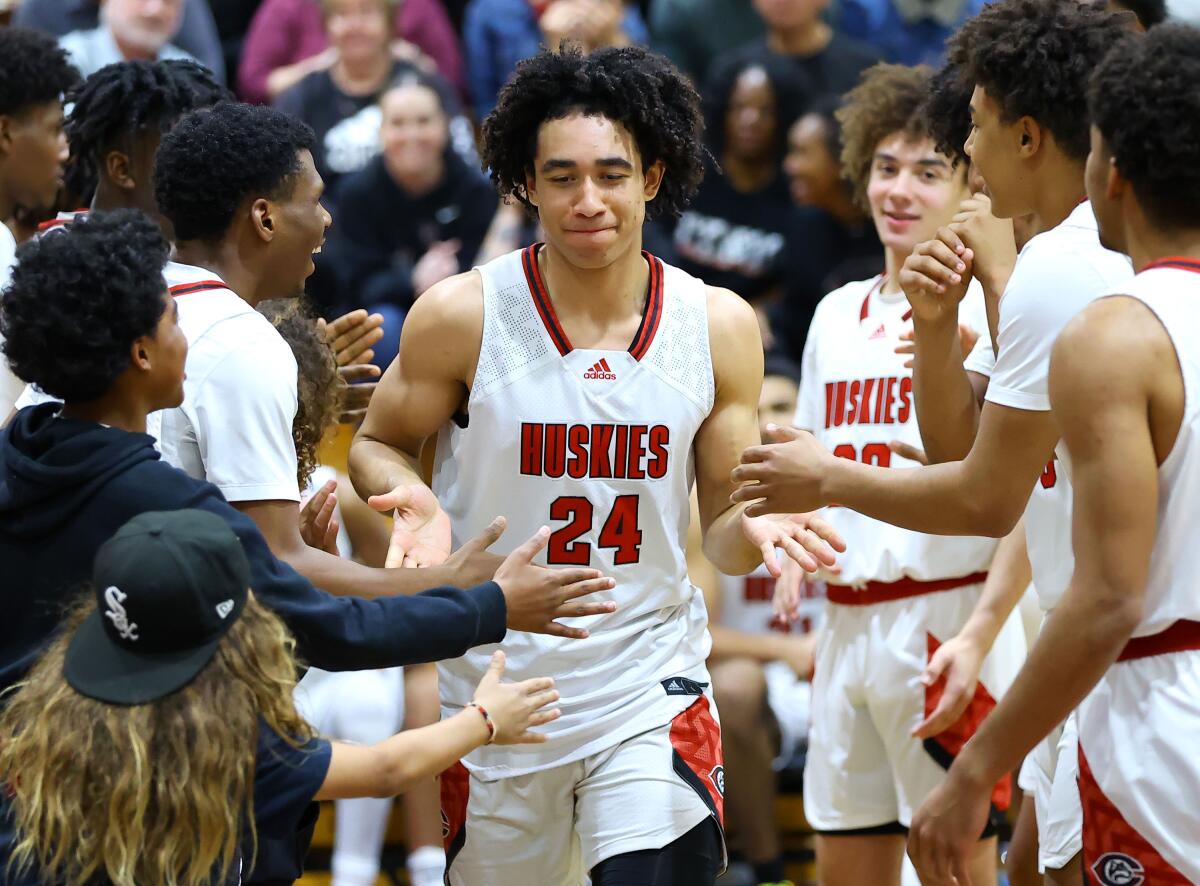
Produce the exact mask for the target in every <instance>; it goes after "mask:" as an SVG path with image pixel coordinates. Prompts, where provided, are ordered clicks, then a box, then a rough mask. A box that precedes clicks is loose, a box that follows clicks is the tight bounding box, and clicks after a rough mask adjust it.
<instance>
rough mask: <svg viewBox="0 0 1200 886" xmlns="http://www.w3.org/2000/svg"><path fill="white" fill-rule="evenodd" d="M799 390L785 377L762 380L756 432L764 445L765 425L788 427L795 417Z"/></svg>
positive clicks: (765, 439) (769, 376) (769, 377)
mask: <svg viewBox="0 0 1200 886" xmlns="http://www.w3.org/2000/svg"><path fill="white" fill-rule="evenodd" d="M798 391H799V389H798V388H797V386H796V383H795V382H794V381H792V380H791V379H790V378H788V377H787V376H786V375H768V376H765V377H764V378H763V385H762V392H761V393H760V394H759V395H758V432H759V434H760V435H761V436H762V440H763V442H764V443H766V442H768V440H767V425H768V424H776V425H780V426H781V427H788V426H790V425H791V424H792V420H793V419H794V418H795V415H796V396H797V394H798Z"/></svg>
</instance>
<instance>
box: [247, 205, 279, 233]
mask: <svg viewBox="0 0 1200 886" xmlns="http://www.w3.org/2000/svg"><path fill="white" fill-rule="evenodd" d="M250 221H251V223H252V224H253V225H254V232H255V233H256V234H258V236H259V239H261V240H263V241H264V242H266V243H270V242H271V241H272V240H274V239H275V225H276V219H275V217H274V208H273V207H272V206H271V201H270V200H268V199H266V198H265V197H259V198H258V199H257V200H255V201H254V202H253V203H251V204H250Z"/></svg>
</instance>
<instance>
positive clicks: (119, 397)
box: [62, 388, 147, 434]
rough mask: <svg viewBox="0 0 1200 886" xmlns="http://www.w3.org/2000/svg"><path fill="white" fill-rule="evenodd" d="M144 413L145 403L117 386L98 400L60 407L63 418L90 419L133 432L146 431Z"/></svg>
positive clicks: (145, 411)
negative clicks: (131, 396) (132, 397)
mask: <svg viewBox="0 0 1200 886" xmlns="http://www.w3.org/2000/svg"><path fill="white" fill-rule="evenodd" d="M146 415H147V410H146V407H145V404H143V403H141V402H137V401H136V400H135V399H131V398H130V397H129V396H128V394H127V393H126V392H125V391H122V390H120V389H118V388H114V389H112V390H110V391H109V392H108V393H107V394H105V395H104V396H103V397H101V398H99V399H98V400H91V401H89V402H87V403H66V404H64V405H63V409H62V416H63V418H73V419H76V420H77V421H90V422H93V423H95V424H98V425H108V426H109V427H110V428H119V429H121V430H122V431H130V432H131V433H135V434H144V433H146Z"/></svg>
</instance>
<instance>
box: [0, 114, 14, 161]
mask: <svg viewBox="0 0 1200 886" xmlns="http://www.w3.org/2000/svg"><path fill="white" fill-rule="evenodd" d="M12 130H13V118H12V117H11V116H10V115H8V114H0V156H6V155H7V154H8V153H9V151H10V150H11V149H12Z"/></svg>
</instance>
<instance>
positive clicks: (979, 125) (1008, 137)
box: [963, 86, 1031, 218]
mask: <svg viewBox="0 0 1200 886" xmlns="http://www.w3.org/2000/svg"><path fill="white" fill-rule="evenodd" d="M1020 146H1021V125H1020V121H1017V122H1014V123H1004V122H1003V121H1002V120H1001V119H1000V107H999V105H997V104H996V103H995V102H994V101H992V100H991V99H990V98H988V94H987V93H986V92H984V91H983V88H982V87H980V86H976V87H975V91H974V93H972V95H971V134H970V135H969V136H967V142H966V144H965V145H964V146H963V148H964V150H965V151H966V154H967V156H968V157H970V158H971V163H972V165H973V166H974V167H975V169H976V170H977V171H978V173H979V175H980V176H981V177H982V178H983V181H984V183H985V184H986V185H987V191H988V195H989V196H990V197H991V198H992V212H993V213H994V214H995V215H996V216H997V217H999V218H1012V217H1013V216H1016V215H1025V214H1026V213H1028V212H1029V211H1030V208H1031V207H1029V206H1027V205H1026V203H1027V202H1028V201H1027V197H1026V193H1025V192H1026V190H1027V189H1026V188H1025V187H1023V185H1022V183H1023V181H1024V180H1025V178H1026V176H1025V175H1024V172H1023V170H1022V168H1021V153H1020Z"/></svg>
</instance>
